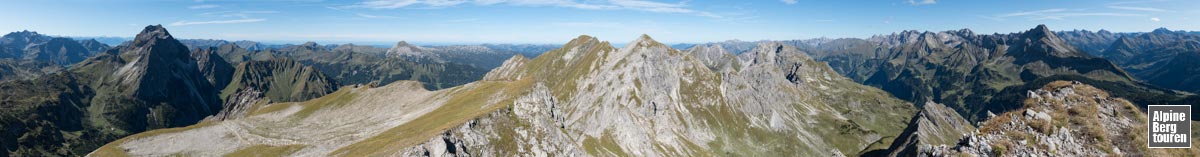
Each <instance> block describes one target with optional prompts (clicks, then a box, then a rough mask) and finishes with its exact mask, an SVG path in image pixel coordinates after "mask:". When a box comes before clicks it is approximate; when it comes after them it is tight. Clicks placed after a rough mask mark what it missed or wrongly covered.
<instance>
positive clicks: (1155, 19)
mask: <svg viewBox="0 0 1200 157" xmlns="http://www.w3.org/2000/svg"><path fill="white" fill-rule="evenodd" d="M1150 21H1154V22H1158V21H1162V19H1159V18H1158V17H1151V18H1150Z"/></svg>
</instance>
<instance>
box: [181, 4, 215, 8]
mask: <svg viewBox="0 0 1200 157" xmlns="http://www.w3.org/2000/svg"><path fill="white" fill-rule="evenodd" d="M217 7H221V6H219V5H216V4H202V5H193V6H188V9H212V8H217Z"/></svg>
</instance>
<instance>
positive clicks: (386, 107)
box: [91, 36, 915, 156]
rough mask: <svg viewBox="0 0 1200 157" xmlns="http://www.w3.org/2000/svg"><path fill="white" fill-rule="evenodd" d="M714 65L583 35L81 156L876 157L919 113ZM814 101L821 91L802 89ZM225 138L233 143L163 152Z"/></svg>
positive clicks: (777, 60)
mask: <svg viewBox="0 0 1200 157" xmlns="http://www.w3.org/2000/svg"><path fill="white" fill-rule="evenodd" d="M402 44H403V43H402ZM397 47H401V48H402V49H403V45H401V46H397ZM415 49H424V48H419V47H418V48H415ZM390 52H393V53H416V52H410V51H407V50H395V49H393V51H390ZM713 52H719V51H701V50H697V49H693V50H687V51H683V50H676V49H672V48H670V47H668V46H666V45H663V44H661V43H658V42H656V41H654V40H653V39H651V38H650V37H648V36H642V37H640V38H639V39H637V40H635V41H633V42H631V43H629V44H627V46H626V47H624V48H620V49H618V48H616V47H613V46H611V45H610V44H609V43H608V42H604V41H600V40H599V39H596V38H593V37H590V36H580V37H578V38H576V39H574V40H572V41H570V42H568V43H567V44H565V45H564V46H563V47H562V48H559V49H555V50H551V51H548V52H546V53H544V54H542V55H540V56H538V57H537V58H533V59H529V58H525V57H523V56H516V57H511V59H508V60H507V61H505V62H504V64H503V65H501V66H500V68H497V69H495V70H492V71H491V72H489V73H488V74H487V76H486V77H485V79H484V80H481V81H477V82H473V83H469V84H466V85H463V86H457V87H453V88H449V89H442V90H437V91H426V90H422V89H420V88H418V87H414V86H415V84H413V83H411V82H397V83H393V84H391V85H387V86H383V87H379V88H353V89H342V90H340V91H338V92H334V93H333V94H330V95H327V96H325V97H322V98H318V99H314V100H311V101H307V102H302V103H275V104H268V105H264V106H259V107H250V108H257V110H250V111H247V112H246V113H250V114H247V116H246V117H244V118H240V119H234V120H226V121H222V122H216V123H206V124H201V125H196V126H192V127H187V128H179V129H172V130H171V131H169V132H173V133H169V134H164V133H162V132H152V133H145V134H141V135H135V136H133V137H131V138H126V139H122V140H118V141H117V142H114V143H111V144H109V145H107V146H105V147H103V148H100V149H99V150H97V151H96V152H93V153H92V154H91V155H97V156H108V155H134V156H138V155H150V156H156V155H163V154H174V153H180V152H198V154H195V155H202V156H208V155H238V154H245V153H248V154H271V155H297V156H328V155H347V156H375V155H388V154H393V155H402V156H410V155H423V154H429V155H431V156H442V155H452V156H460V155H480V156H514V155H521V154H542V153H547V154H576V155H584V154H593V155H604V154H609V155H633V156H670V155H682V156H689V155H692V156H703V155H747V156H761V155H766V156H772V155H782V154H788V155H801V156H805V155H808V156H826V155H845V154H851V155H854V154H859V153H860V152H862V151H865V150H874V149H883V148H886V147H887V145H886V143H885V142H881V141H885V139H889V140H890V138H891V137H894V136H896V135H897V134H899V131H900V130H902V128H903V127H904V123H905V120H906V118H905V117H908V116H910V115H911V114H912V113H913V112H914V111H915V109H913V107H912V105H911V104H908V103H905V102H903V101H901V100H899V99H895V98H893V97H890V96H887V94H886V93H884V92H883V91H880V90H878V89H874V88H871V87H868V86H863V85H859V84H856V83H854V82H853V81H852V80H850V79H847V78H844V77H842V76H839V75H837V73H836V72H834V71H832V70H831V69H830V68H829V67H827V66H825V65H824V64H820V63H819V62H816V61H814V60H812V59H811V58H809V57H807V55H806V54H805V53H804V52H802V51H799V49H796V48H795V47H792V46H787V45H783V44H778V43H764V44H759V45H758V46H756V48H754V49H753V50H752V51H748V52H746V53H743V54H741V55H737V56H734V55H733V54H729V53H724V54H718V55H722V56H729V57H720V58H721V59H716V60H713V61H712V62H702V61H701V60H704V59H700V58H696V57H693V56H694V55H697V54H698V53H713ZM719 65H720V66H719ZM710 67H717V68H710ZM816 88H819V89H823V90H821V91H820V92H818V91H815V90H806V89H816ZM848 104H849V105H848ZM866 106H870V107H866ZM389 113H394V114H389ZM267 117H272V118H267ZM331 122H332V123H331ZM210 128H229V129H210ZM237 130H262V131H265V132H260V133H246V132H242V131H237ZM228 134H233V135H235V136H217V137H219V138H209V139H205V140H202V141H195V142H192V143H190V144H189V145H171V146H168V145H162V143H160V142H168V141H170V140H172V139H177V138H187V137H203V136H207V135H228ZM263 135H280V136H263ZM234 137H239V138H244V140H240V139H238V138H234ZM285 139H286V140H285ZM237 141H254V142H250V143H245V142H237ZM270 141H288V142H286V143H287V144H285V145H272V144H268V143H266V142H270ZM260 142H261V143H260ZM201 145H220V146H222V147H201Z"/></svg>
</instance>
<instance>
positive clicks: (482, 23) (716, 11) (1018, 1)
mask: <svg viewBox="0 0 1200 157" xmlns="http://www.w3.org/2000/svg"><path fill="white" fill-rule="evenodd" d="M1197 21H1200V1H1195V0H1096V1H1068V0H997V1H978V0H860V1H852V2H848V1H833V0H746V1H700V0H685V1H665V0H261V1H241V0H236V1H235V0H186V1H164V0H118V1H93V0H64V1H33V0H30V1H9V2H4V5H0V23H3V24H2V25H0V31H6V32H12V31H20V30H31V31H38V32H41V33H44V34H50V35H63V36H123V37H127V36H133V35H134V34H136V33H137V32H138V31H140V29H141V28H142V27H143V26H145V25H150V24H163V25H164V26H166V27H167V29H169V30H170V31H171V33H172V34H173V35H175V36H176V37H177V38H203V39H226V40H257V41H267V42H276V43H295V42H303V41H317V42H321V43H345V42H355V43H394V42H396V41H400V40H406V41H410V42H414V43H551V44H560V43H565V42H566V41H568V40H570V39H572V38H574V37H576V36H578V35H581V34H587V35H593V36H597V37H599V38H601V39H602V40H608V41H612V42H617V43H624V42H628V41H630V40H633V39H635V38H636V37H637V36H638V35H640V34H643V33H644V34H649V35H650V36H652V37H654V38H655V39H656V40H659V41H661V42H665V43H695V42H712V41H724V40H730V39H740V40H763V39H767V40H787V39H807V38H816V37H833V38H837V37H860V38H861V37H869V36H871V35H876V34H890V33H892V32H898V31H902V30H930V31H942V30H952V29H961V28H970V29H972V30H974V31H975V32H977V33H992V32H999V33H1008V32H1018V31H1023V30H1027V29H1029V28H1033V27H1034V26H1036V25H1037V24H1047V25H1048V26H1050V28H1051V29H1054V30H1072V29H1088V30H1098V29H1107V30H1110V31H1117V32H1134V31H1136V32H1145V31H1150V30H1152V29H1154V28H1159V27H1166V28H1170V29H1173V30H1180V29H1181V30H1200V22H1197Z"/></svg>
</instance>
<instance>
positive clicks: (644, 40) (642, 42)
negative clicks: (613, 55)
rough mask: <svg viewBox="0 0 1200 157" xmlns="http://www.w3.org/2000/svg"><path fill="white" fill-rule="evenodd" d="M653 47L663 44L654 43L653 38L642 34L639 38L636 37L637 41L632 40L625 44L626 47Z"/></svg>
mask: <svg viewBox="0 0 1200 157" xmlns="http://www.w3.org/2000/svg"><path fill="white" fill-rule="evenodd" d="M653 45H663V44H662V43H659V42H658V41H654V38H651V37H650V35H646V34H642V35H641V36H638V38H637V39H635V40H633V42H629V44H627V47H633V46H639V47H640V46H653Z"/></svg>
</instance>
